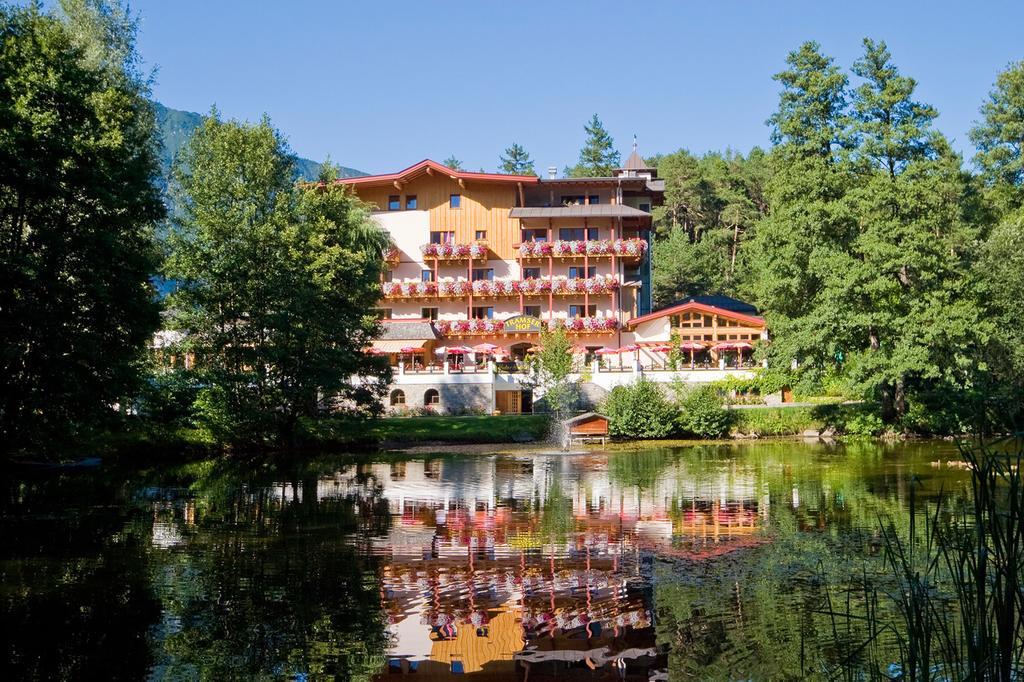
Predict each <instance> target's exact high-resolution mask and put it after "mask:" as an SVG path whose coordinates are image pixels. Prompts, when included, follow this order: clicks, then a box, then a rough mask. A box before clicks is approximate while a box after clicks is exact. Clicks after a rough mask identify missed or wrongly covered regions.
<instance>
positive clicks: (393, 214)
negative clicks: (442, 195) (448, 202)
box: [373, 211, 430, 279]
mask: <svg viewBox="0 0 1024 682" xmlns="http://www.w3.org/2000/svg"><path fill="white" fill-rule="evenodd" d="M373 219H374V220H375V221H377V223H378V224H379V225H380V226H381V227H383V228H384V229H385V230H387V232H388V234H390V235H391V240H392V241H393V242H394V243H395V246H396V247H398V250H399V251H400V252H401V260H402V261H412V262H413V263H416V267H415V269H416V276H417V279H418V278H419V271H420V270H421V269H423V268H425V265H424V263H423V256H422V254H420V246H422V245H423V244H426V243H427V242H429V241H430V214H429V213H428V212H427V211H374V213H373ZM403 264H404V263H403Z"/></svg>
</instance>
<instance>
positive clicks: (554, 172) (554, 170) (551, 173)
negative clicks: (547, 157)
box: [548, 166, 558, 180]
mask: <svg viewBox="0 0 1024 682" xmlns="http://www.w3.org/2000/svg"><path fill="white" fill-rule="evenodd" d="M557 177H558V166H548V180H554V179H555V178H557Z"/></svg>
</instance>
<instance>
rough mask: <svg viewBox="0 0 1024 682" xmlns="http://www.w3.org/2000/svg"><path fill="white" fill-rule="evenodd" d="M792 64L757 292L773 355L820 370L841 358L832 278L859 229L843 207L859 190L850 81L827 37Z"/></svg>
mask: <svg viewBox="0 0 1024 682" xmlns="http://www.w3.org/2000/svg"><path fill="white" fill-rule="evenodd" d="M786 63H787V64H788V66H789V68H788V69H786V70H785V71H783V72H781V73H779V74H777V75H776V76H775V79H776V80H777V81H779V82H780V83H781V84H782V92H781V93H780V97H779V109H778V111H777V112H776V113H775V114H774V115H773V116H772V117H771V118H770V119H769V124H770V125H771V126H772V139H773V141H774V142H775V147H774V148H773V149H772V152H771V158H770V165H771V173H772V174H771V179H770V180H769V182H768V189H767V196H768V201H769V204H770V205H771V213H770V215H769V216H768V217H767V218H766V219H765V220H763V221H761V222H760V223H759V224H758V225H757V228H756V231H755V236H754V240H753V242H752V244H751V251H752V258H751V260H752V264H753V266H754V268H755V270H756V275H755V277H754V286H753V293H754V297H755V299H756V301H757V302H758V304H759V305H760V307H761V308H762V309H763V310H764V311H765V314H766V317H767V321H768V324H769V327H770V328H771V329H772V335H773V338H774V342H773V343H772V346H771V349H770V352H771V354H772V356H773V360H774V361H775V362H777V363H778V364H780V365H782V366H789V364H790V363H791V362H792V361H794V360H796V361H799V362H800V363H803V364H804V365H805V366H806V367H808V368H809V369H814V368H817V369H819V370H820V368H822V367H825V366H827V365H828V364H829V363H830V362H832V361H833V360H834V356H835V353H836V352H837V350H838V349H837V347H836V342H835V336H836V333H837V326H840V325H841V324H842V320H840V319H837V318H836V316H834V315H832V314H831V312H830V311H829V305H830V303H831V302H830V301H829V300H827V299H825V298H824V297H823V296H824V295H823V284H824V280H825V279H826V278H827V277H829V276H830V275H831V274H832V273H835V272H841V271H842V270H843V269H844V268H846V267H848V262H847V261H848V256H847V254H846V250H847V248H848V244H849V243H850V241H851V240H852V238H853V235H854V232H855V225H854V223H853V221H852V219H851V217H850V216H849V215H848V214H847V213H846V211H845V208H844V207H843V205H842V200H843V198H844V197H845V195H846V191H847V189H848V187H849V172H848V168H847V165H848V164H847V163H846V162H845V160H844V159H845V150H846V149H848V148H849V135H848V131H847V130H846V117H847V108H848V106H847V98H848V90H847V86H848V80H847V77H846V75H845V74H843V73H842V71H841V70H840V69H839V68H838V67H837V66H836V65H835V63H834V62H833V60H832V59H831V58H829V57H826V56H825V55H823V54H821V51H820V48H819V46H818V45H817V43H813V42H808V43H804V44H803V45H801V46H800V48H799V49H798V50H796V51H794V52H792V53H790V54H789V56H788V57H787V59H786Z"/></svg>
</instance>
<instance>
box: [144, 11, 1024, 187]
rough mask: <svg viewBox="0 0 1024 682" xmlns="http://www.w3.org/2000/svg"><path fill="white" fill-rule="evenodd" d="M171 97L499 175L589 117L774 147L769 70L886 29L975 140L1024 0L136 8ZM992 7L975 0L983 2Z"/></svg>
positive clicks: (924, 87)
mask: <svg viewBox="0 0 1024 682" xmlns="http://www.w3.org/2000/svg"><path fill="white" fill-rule="evenodd" d="M132 7H133V8H134V9H135V10H136V11H137V12H138V13H139V14H140V15H141V17H142V26H141V35H140V39H139V48H140V50H141V52H142V55H143V57H144V59H145V60H146V62H147V64H148V65H150V66H155V67H157V68H158V71H157V75H156V85H155V88H154V93H155V95H156V98H157V99H158V100H160V101H161V102H163V103H164V104H166V105H167V106H170V107H173V108H177V109H186V110H190V111H200V112H205V111H207V110H208V109H209V107H210V105H211V104H214V103H216V105H217V106H218V108H219V109H220V110H221V111H222V112H223V114H224V115H225V116H226V117H232V118H241V119H256V118H258V117H259V116H260V115H261V114H263V113H267V114H268V115H269V116H270V118H271V119H272V120H273V121H274V123H275V124H276V125H277V126H278V127H279V128H280V129H281V130H282V131H283V132H284V133H285V135H286V136H287V137H288V139H289V140H290V142H291V145H292V147H293V149H294V150H295V151H296V152H297V153H298V154H300V155H301V156H305V157H309V158H313V159H317V160H319V159H322V158H323V157H324V156H326V155H328V154H329V155H330V156H331V158H332V159H334V161H336V162H337V163H340V164H342V165H345V166H351V167H354V168H358V169H360V170H364V171H367V172H387V171H392V170H397V169H399V168H402V167H405V166H407V165H409V164H412V163H414V162H416V161H419V160H420V159H422V158H424V157H430V158H434V159H437V160H442V159H444V158H445V157H447V156H448V155H449V154H454V155H455V156H456V157H457V158H459V159H461V160H462V161H463V164H464V166H465V167H466V168H467V169H470V170H477V169H479V168H481V167H482V168H484V169H486V170H493V169H494V168H495V167H496V166H497V163H498V155H499V154H500V153H501V151H502V150H503V149H504V148H505V147H506V146H508V145H509V144H510V143H511V142H513V141H516V142H519V143H520V144H522V145H524V146H525V147H526V149H527V151H529V152H530V154H531V155H532V157H533V159H534V160H535V162H536V164H537V168H538V170H540V169H543V168H546V167H547V166H549V165H555V166H558V167H559V168H560V169H561V168H562V167H563V166H565V165H568V164H572V163H574V162H575V159H576V155H577V153H578V150H579V147H580V145H581V143H582V141H583V130H582V126H583V123H584V122H585V121H586V120H587V119H588V118H589V117H590V115H591V114H592V113H594V112H597V113H598V114H599V115H600V116H601V118H602V119H603V120H604V122H605V125H606V126H607V128H608V129H609V131H610V132H611V134H612V135H613V137H614V138H615V140H616V143H617V146H618V147H619V149H620V150H622V151H623V152H624V153H628V149H629V146H630V143H631V141H632V135H633V134H634V133H636V134H637V136H638V138H639V143H640V151H641V152H642V153H644V154H647V155H649V154H653V153H655V152H669V151H674V150H676V149H679V148H681V147H685V148H688V149H690V150H692V151H695V152H703V151H706V150H710V149H724V148H726V147H732V148H733V149H738V150H741V151H747V150H749V149H750V148H751V147H753V146H755V145H762V146H765V145H767V144H768V135H769V130H768V128H767V126H765V125H764V121H765V119H767V118H768V116H769V115H771V113H772V111H773V109H774V107H775V104H776V100H777V94H778V87H777V84H776V83H775V82H774V81H773V80H772V78H771V76H772V74H773V73H775V72H777V71H779V70H780V69H781V68H782V67H783V63H784V60H785V56H786V54H787V52H789V51H790V50H792V49H795V48H796V47H797V46H798V45H799V44H800V43H801V42H802V41H804V40H812V39H813V40H817V41H818V42H820V43H821V44H822V47H823V50H824V51H825V52H826V53H827V54H829V55H831V56H833V57H835V58H836V59H837V61H838V62H839V63H840V64H841V65H842V66H844V67H849V65H850V64H851V63H852V62H853V61H854V60H855V59H856V58H857V56H858V55H859V53H860V50H861V45H860V41H861V39H862V38H863V37H865V36H870V37H872V38H876V39H882V40H885V41H886V42H887V43H888V45H889V48H890V50H891V51H892V53H893V56H894V60H895V62H896V64H897V65H898V66H899V67H900V68H901V70H902V71H903V73H905V74H907V75H910V76H913V77H914V78H916V79H917V80H918V82H919V88H918V97H919V99H921V100H923V101H926V102H928V103H930V104H933V105H934V106H936V107H937V108H938V110H939V112H940V117H939V119H938V127H939V129H940V130H942V131H943V132H945V133H946V134H947V135H948V136H949V137H950V138H952V139H953V140H954V144H955V146H956V147H957V148H958V149H960V150H961V151H963V152H964V153H965V154H966V155H967V156H970V155H971V154H973V149H972V147H971V145H970V142H969V140H968V139H967V131H968V129H969V128H970V127H971V124H972V122H973V121H974V120H976V119H977V116H978V113H977V112H978V107H979V106H980V104H981V102H982V100H983V98H984V97H985V96H986V93H987V92H988V91H989V89H990V88H991V84H992V82H993V81H994V79H995V76H996V74H997V72H998V71H999V70H1000V69H1002V68H1003V67H1004V66H1005V65H1006V64H1007V63H1009V62H1010V61H1015V60H1020V59H1024V40H1022V39H1021V29H1022V27H1024V2H1021V1H1020V0H1017V1H1016V2H982V3H966V2H962V1H961V2H946V1H940V0H936V1H934V2H899V1H894V0H889V1H887V2H875V1H873V0H872V1H859V2H821V1H819V2H760V1H754V0H751V1H750V2H729V1H725V0H720V1H714V2H671V3H670V2H665V3H661V2H644V3H633V2H626V1H625V0H619V1H618V2H601V1H596V2H560V3H555V2H547V3H544V2H490V1H487V2H473V3H470V2H427V1H423V0H421V1H420V2H408V3H404V2H389V3H383V2H299V1H298V0H295V1H293V2H261V1H259V0H249V1H248V2H235V1H233V0H232V1H228V0H216V1H211V0H205V1H193V0H175V1H174V2H167V0H137V1H136V2H133V3H132ZM982 7H984V9H982Z"/></svg>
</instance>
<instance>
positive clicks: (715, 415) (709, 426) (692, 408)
mask: <svg viewBox="0 0 1024 682" xmlns="http://www.w3.org/2000/svg"><path fill="white" fill-rule="evenodd" d="M678 399H679V403H680V407H681V408H682V409H681V411H680V413H679V422H678V423H679V428H680V430H681V431H682V432H684V433H687V434H690V435H693V436H697V437H699V438H721V437H722V436H724V435H725V434H727V433H728V432H729V427H730V426H732V422H733V416H732V413H731V412H730V411H729V410H727V409H726V408H724V407H723V406H722V396H721V394H720V393H719V392H718V391H717V390H716V389H715V388H714V387H713V386H707V385H705V386H697V387H693V388H689V389H686V390H685V391H684V392H682V393H681V394H680V395H678Z"/></svg>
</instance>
